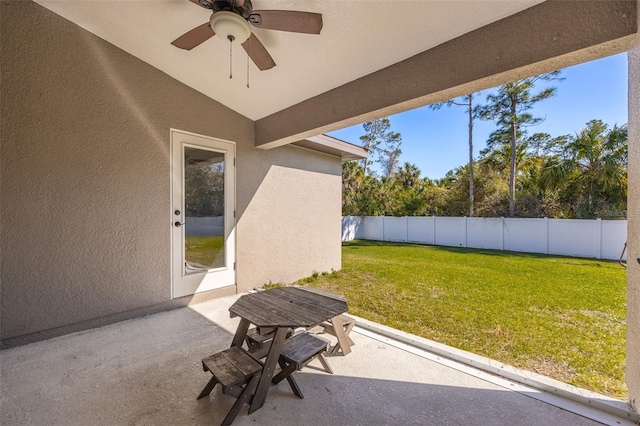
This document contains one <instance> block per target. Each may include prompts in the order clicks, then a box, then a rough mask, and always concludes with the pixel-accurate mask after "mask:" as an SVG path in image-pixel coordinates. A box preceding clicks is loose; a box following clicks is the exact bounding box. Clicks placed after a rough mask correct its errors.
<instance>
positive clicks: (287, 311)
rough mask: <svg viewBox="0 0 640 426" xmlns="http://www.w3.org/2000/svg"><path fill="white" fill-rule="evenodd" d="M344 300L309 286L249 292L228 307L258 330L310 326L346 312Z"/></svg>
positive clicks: (233, 315)
mask: <svg viewBox="0 0 640 426" xmlns="http://www.w3.org/2000/svg"><path fill="white" fill-rule="evenodd" d="M347 310H348V307H347V301H346V299H345V298H344V297H342V296H339V295H337V294H333V293H330V292H327V291H324V290H320V289H316V288H309V287H305V288H302V287H279V288H273V289H269V290H264V291H259V292H256V293H249V294H245V295H242V296H240V298H239V299H238V300H237V301H236V302H235V303H234V304H233V305H231V307H230V308H229V311H230V313H231V317H235V316H239V317H242V318H244V319H246V320H248V321H249V322H251V323H252V324H255V325H256V326H258V327H294V328H295V327H311V326H314V325H316V324H320V323H321V322H323V321H326V320H329V319H331V318H333V317H335V316H337V315H340V314H342V313H345V312H347Z"/></svg>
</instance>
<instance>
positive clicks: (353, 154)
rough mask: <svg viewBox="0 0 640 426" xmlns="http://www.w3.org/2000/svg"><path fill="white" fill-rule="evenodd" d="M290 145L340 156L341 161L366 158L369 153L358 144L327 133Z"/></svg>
mask: <svg viewBox="0 0 640 426" xmlns="http://www.w3.org/2000/svg"><path fill="white" fill-rule="evenodd" d="M292 145H295V146H299V147H302V148H307V149H311V150H313V151H319V152H324V153H325V154H329V155H335V156H336V157H340V158H342V160H343V161H350V160H362V159H364V158H367V156H368V155H369V153H368V152H367V150H366V149H364V148H362V147H360V146H358V145H354V144H352V143H349V142H345V141H343V140H340V139H336V138H332V137H331V136H327V135H319V136H312V137H310V138H306V139H304V140H301V141H298V142H294V143H292Z"/></svg>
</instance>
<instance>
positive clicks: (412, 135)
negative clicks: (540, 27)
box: [329, 53, 627, 179]
mask: <svg viewBox="0 0 640 426" xmlns="http://www.w3.org/2000/svg"><path fill="white" fill-rule="evenodd" d="M562 77H564V78H565V80H563V81H560V82H553V85H554V86H555V87H557V92H556V95H555V97H553V98H550V99H547V100H545V101H542V102H540V103H538V104H537V105H536V107H535V108H534V110H533V114H534V116H536V117H546V119H545V121H544V122H543V123H542V124H540V125H538V126H536V127H532V128H529V132H530V133H537V132H546V133H549V134H551V135H552V136H560V135H565V134H575V133H576V132H578V131H579V130H580V129H581V128H583V127H584V126H585V124H586V123H587V122H588V121H589V120H592V119H596V118H597V119H601V120H603V121H604V122H605V123H607V124H609V125H610V126H613V125H614V124H623V123H626V122H627V54H626V53H621V54H619V55H614V56H610V57H607V58H603V59H599V60H597V61H592V62H587V63H585V64H580V65H576V66H573V67H570V68H565V69H564V70H563V71H562ZM545 84H548V83H545ZM542 87H546V86H543V85H539V86H537V89H540V88H542ZM488 93H490V90H485V91H483V92H481V94H480V96H478V97H477V98H476V99H477V101H478V102H480V103H484V102H485V101H486V97H487V94H488ZM389 119H390V121H391V130H392V131H394V132H399V133H401V134H402V146H401V149H402V155H401V156H400V163H401V164H402V163H404V162H410V163H414V164H416V165H417V166H418V168H419V169H420V170H421V172H422V176H423V177H425V176H426V177H429V178H431V179H440V178H442V177H444V175H445V174H446V173H447V172H448V171H449V170H451V169H453V168H455V167H458V166H460V165H463V164H466V163H467V162H468V133H467V117H466V114H465V112H464V108H462V107H455V106H454V107H450V108H446V107H445V108H442V109H440V110H438V111H433V110H431V109H429V108H428V107H422V108H417V109H414V110H411V111H407V112H404V113H401V114H396V115H392V116H390V117H389ZM493 130H495V125H494V124H493V123H492V122H486V121H479V120H477V121H475V122H474V132H473V140H474V152H475V155H474V156H475V157H476V158H477V156H478V153H479V152H480V150H481V149H483V148H484V147H485V145H486V140H487V137H488V136H489V134H490V133H491V132H492V131H493ZM363 134H364V130H363V128H362V125H357V126H352V127H347V128H345V129H342V130H338V131H335V132H331V133H329V135H331V136H333V137H336V138H338V139H342V140H345V141H347V142H351V143H354V144H357V145H360V136H362V135H363Z"/></svg>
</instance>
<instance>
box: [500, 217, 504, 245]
mask: <svg viewBox="0 0 640 426" xmlns="http://www.w3.org/2000/svg"><path fill="white" fill-rule="evenodd" d="M500 219H502V247H500V250H502V251H504V226H505V223H504V216H502V217H500Z"/></svg>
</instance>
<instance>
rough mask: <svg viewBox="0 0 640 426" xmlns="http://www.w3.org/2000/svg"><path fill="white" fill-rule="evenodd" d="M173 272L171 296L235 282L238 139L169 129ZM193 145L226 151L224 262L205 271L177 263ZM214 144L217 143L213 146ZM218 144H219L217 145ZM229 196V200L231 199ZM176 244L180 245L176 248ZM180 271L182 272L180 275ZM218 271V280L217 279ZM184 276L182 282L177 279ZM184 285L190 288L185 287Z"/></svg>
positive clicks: (195, 292)
mask: <svg viewBox="0 0 640 426" xmlns="http://www.w3.org/2000/svg"><path fill="white" fill-rule="evenodd" d="M170 133H171V134H170V141H171V143H170V152H169V162H170V170H171V173H170V181H171V182H170V202H171V209H170V212H169V215H170V216H169V217H170V222H169V224H170V228H171V232H170V236H171V240H170V241H171V246H170V250H169V251H170V266H171V268H170V273H171V280H170V282H171V298H172V299H176V298H179V297H184V296H190V295H194V294H197V293H201V292H204V291H210V290H215V289H218V288H223V287H230V286H232V285H236V267H235V265H236V219H235V211H236V205H235V203H236V184H235V181H236V167H235V163H236V161H235V158H236V143H235V142H233V141H228V140H224V139H219V138H214V137H211V136H205V135H200V134H197V133H192V132H187V131H184V130H178V129H173V128H171V129H170ZM185 144H186V145H189V146H194V147H196V148H198V147H202V148H203V149H211V150H219V151H221V152H224V155H225V168H224V193H225V209H224V228H225V231H224V233H225V245H224V249H225V266H224V267H222V268H216V269H212V270H207V271H203V272H191V273H189V274H186V273H185V270H184V267H183V268H180V271H177V270H176V268H177V265H182V264H184V226H181V227H179V229H180V232H182V236H180V237H177V234H176V232H177V229H176V228H177V227H176V226H175V222H176V221H179V222H182V223H184V221H185V212H184V165H183V163H184V162H183V158H184V145H185ZM211 145H214V146H211ZM215 145H217V146H215ZM176 155H178V156H179V158H180V163H181V164H182V165H181V166H180V167H177V166H176V161H177V160H176ZM178 192H179V193H178ZM229 198H230V200H229ZM177 209H179V210H180V211H181V212H182V213H181V215H180V216H176V215H175V210H177ZM176 245H181V247H179V248H177V247H176ZM178 250H179V251H180V252H181V257H180V263H178V260H177V259H176V255H177V254H176V253H177V252H178ZM178 274H180V276H179V277H178ZM216 275H217V276H218V278H219V279H218V280H216ZM177 280H181V282H177ZM185 286H189V287H190V288H191V289H192V290H191V289H188V290H185V288H184V287H185Z"/></svg>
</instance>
